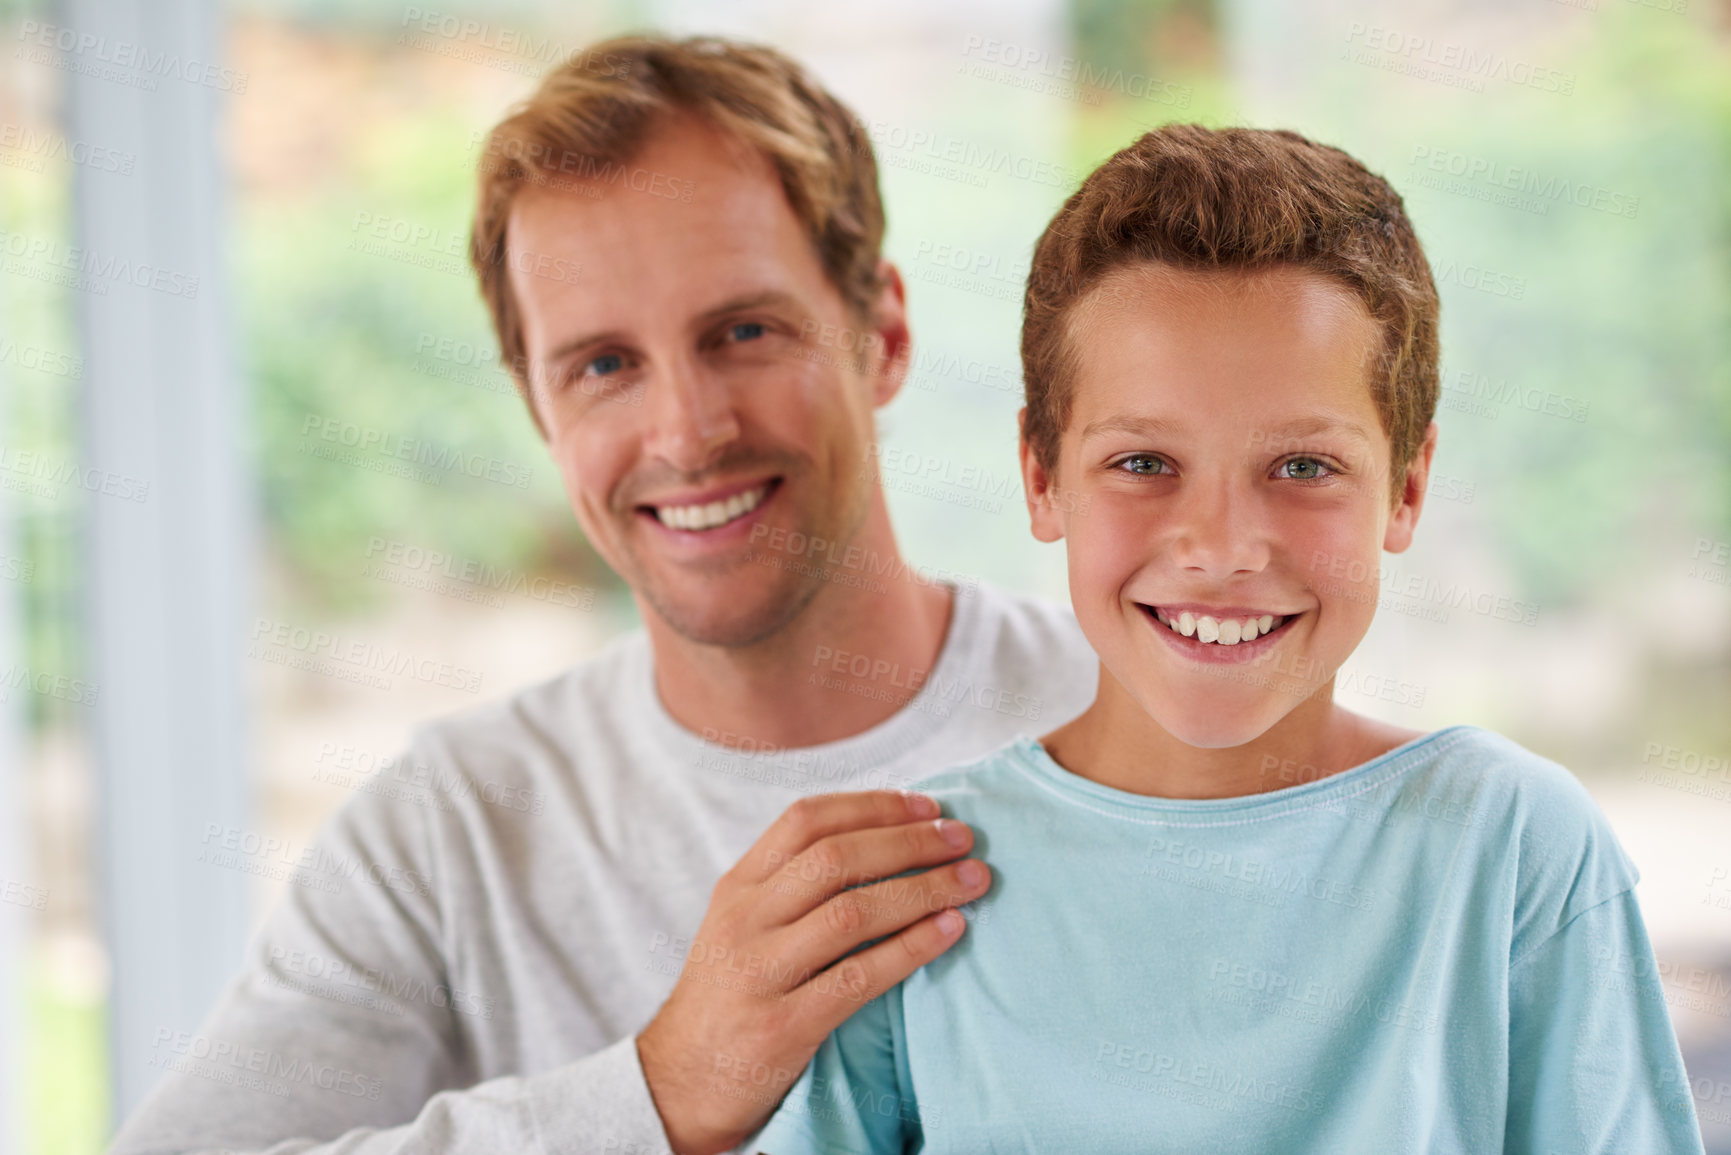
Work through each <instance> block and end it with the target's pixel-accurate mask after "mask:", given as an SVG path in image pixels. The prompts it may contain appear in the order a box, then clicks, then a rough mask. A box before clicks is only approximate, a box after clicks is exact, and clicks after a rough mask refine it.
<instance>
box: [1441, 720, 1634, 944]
mask: <svg viewBox="0 0 1731 1155" xmlns="http://www.w3.org/2000/svg"><path fill="white" fill-rule="evenodd" d="M1451 729H1453V730H1457V731H1463V732H1464V733H1463V734H1462V737H1461V739H1460V740H1458V741H1456V742H1453V743H1451V744H1450V745H1449V746H1448V748H1447V749H1446V750H1444V751H1442V752H1441V753H1439V755H1438V756H1437V758H1436V759H1435V760H1434V763H1433V764H1432V765H1431V766H1430V767H1427V768H1426V773H1428V774H1429V775H1432V776H1434V777H1435V778H1436V779H1439V780H1449V781H1452V782H1453V783H1454V784H1455V785H1456V786H1458V787H1464V788H1465V789H1467V790H1469V791H1470V792H1471V794H1472V797H1473V814H1474V823H1473V825H1474V826H1475V827H1476V828H1477V829H1478V832H1479V842H1480V847H1481V857H1482V858H1484V859H1486V860H1487V861H1495V862H1498V863H1500V864H1501V865H1502V866H1503V867H1504V869H1505V870H1506V871H1507V872H1508V876H1509V879H1510V881H1511V882H1512V885H1513V887H1514V909H1513V921H1514V925H1513V927H1512V928H1511V930H1512V940H1513V944H1514V950H1513V956H1514V957H1516V958H1519V957H1521V956H1522V955H1523V954H1525V953H1527V951H1528V950H1530V949H1532V948H1533V947H1536V946H1537V945H1538V944H1539V943H1541V942H1543V941H1544V940H1545V939H1546V938H1548V937H1550V935H1552V934H1554V933H1555V932H1556V931H1558V930H1561V929H1562V928H1563V927H1564V926H1566V925H1567V924H1568V923H1569V922H1570V921H1572V920H1573V919H1574V918H1575V917H1576V916H1578V915H1580V914H1581V913H1582V912H1584V911H1586V910H1588V909H1590V908H1592V907H1594V906H1597V905H1598V904H1599V903H1602V902H1605V901H1606V900H1608V899H1611V898H1615V897H1616V896H1617V895H1619V894H1622V893H1623V892H1624V891H1627V890H1630V889H1632V888H1633V887H1634V886H1635V884H1636V883H1637V882H1639V881H1640V879H1641V873H1640V871H1639V870H1638V869H1637V868H1636V866H1635V864H1634V862H1633V861H1632V860H1631V859H1630V858H1629V856H1628V854H1627V853H1626V852H1625V851H1624V850H1623V847H1622V844H1621V843H1620V842H1619V841H1618V840H1617V835H1616V832H1615V831H1614V830H1613V829H1612V827H1611V822H1610V819H1608V818H1607V817H1606V816H1605V812H1604V811H1603V810H1601V809H1600V808H1599V804H1598V803H1597V802H1595V801H1594V800H1593V796H1592V794H1591V793H1589V792H1588V790H1587V788H1586V786H1584V785H1583V784H1582V783H1581V780H1580V779H1579V778H1577V777H1576V776H1575V775H1574V774H1573V773H1571V772H1570V771H1569V770H1568V769H1567V768H1566V767H1564V766H1562V765H1561V764H1560V763H1558V762H1555V761H1553V760H1551V759H1549V758H1546V757H1544V756H1543V755H1541V754H1537V753H1535V752H1533V751H1531V750H1529V749H1527V748H1526V747H1524V746H1522V745H1520V744H1519V743H1518V742H1515V741H1514V740H1513V739H1511V738H1508V737H1505V736H1504V735H1502V734H1498V733H1496V732H1495V731H1493V730H1486V729H1482V728H1480V727H1477V726H1462V727H1451ZM1424 785H1425V783H1424V775H1422V774H1421V775H1415V776H1414V779H1413V787H1415V788H1419V789H1422V788H1424Z"/></svg>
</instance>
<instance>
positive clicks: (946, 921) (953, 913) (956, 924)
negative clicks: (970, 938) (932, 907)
mask: <svg viewBox="0 0 1731 1155" xmlns="http://www.w3.org/2000/svg"><path fill="white" fill-rule="evenodd" d="M967 921H968V920H967V919H965V918H963V917H962V915H961V912H960V911H958V910H956V908H955V907H953V906H952V907H951V908H950V909H948V910H946V911H944V913H942V914H940V915H938V929H939V930H941V931H943V932H944V933H945V934H958V933H960V931H961V929H962V924H963V923H965V922H967Z"/></svg>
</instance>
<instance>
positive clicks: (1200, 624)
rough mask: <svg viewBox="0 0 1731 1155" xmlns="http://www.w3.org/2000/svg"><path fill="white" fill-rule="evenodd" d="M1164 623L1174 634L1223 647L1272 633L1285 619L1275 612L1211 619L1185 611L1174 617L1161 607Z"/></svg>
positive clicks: (1159, 615) (1160, 613)
mask: <svg viewBox="0 0 1731 1155" xmlns="http://www.w3.org/2000/svg"><path fill="white" fill-rule="evenodd" d="M1155 616H1156V617H1158V618H1159V619H1160V620H1161V621H1162V622H1164V623H1165V624H1166V625H1167V627H1168V628H1170V629H1171V630H1172V631H1173V632H1174V633H1179V634H1183V635H1184V636H1185V637H1187V638H1189V637H1194V638H1195V639H1196V640H1197V641H1199V642H1211V643H1214V644H1216V645H1221V646H1235V645H1237V644H1238V643H1239V642H1250V641H1254V640H1256V639H1257V638H1259V637H1261V636H1262V635H1263V634H1267V633H1272V632H1273V631H1274V628H1275V627H1276V626H1278V625H1281V624H1282V623H1284V622H1285V621H1286V619H1285V618H1284V617H1276V616H1275V615H1273V614H1263V615H1262V616H1261V617H1257V618H1219V619H1216V618H1212V617H1209V616H1208V615H1207V614H1203V615H1202V616H1201V617H1197V616H1196V615H1194V614H1192V613H1190V611H1188V610H1186V611H1184V612H1183V613H1181V614H1179V615H1178V616H1177V617H1176V618H1174V617H1173V616H1172V615H1171V614H1169V613H1167V612H1165V611H1164V610H1160V611H1158V612H1156V614H1155Z"/></svg>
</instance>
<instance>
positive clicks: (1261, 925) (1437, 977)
mask: <svg viewBox="0 0 1731 1155" xmlns="http://www.w3.org/2000/svg"><path fill="white" fill-rule="evenodd" d="M1022 358H1023V365H1024V370H1025V377H1026V385H1027V394H1028V397H1027V407H1026V409H1025V410H1024V411H1023V414H1022V440H1021V457H1022V468H1023V477H1024V481H1025V483H1026V489H1027V494H1028V503H1029V508H1030V512H1031V516H1032V521H1033V530H1034V534H1035V536H1036V537H1038V538H1040V539H1041V540H1043V541H1054V540H1057V539H1058V538H1060V537H1061V538H1064V539H1065V540H1066V547H1067V550H1068V556H1069V566H1070V589H1071V597H1072V601H1073V603H1074V605H1075V609H1076V614H1077V618H1078V620H1079V621H1080V622H1081V625H1082V628H1083V631H1084V632H1085V633H1086V634H1087V636H1088V640H1089V642H1090V643H1091V644H1092V645H1093V647H1094V649H1095V651H1096V652H1097V653H1098V654H1099V657H1100V683H1099V691H1098V694H1097V697H1096V699H1095V701H1094V703H1093V705H1092V706H1091V707H1090V708H1089V709H1088V710H1087V711H1086V712H1085V713H1083V714H1082V715H1081V716H1080V717H1079V718H1077V719H1076V720H1075V721H1073V722H1071V723H1069V724H1067V725H1064V726H1062V727H1060V728H1059V729H1057V730H1056V731H1054V732H1052V733H1050V734H1047V735H1045V736H1044V737H1043V738H1041V739H1039V740H1038V741H1035V740H1034V739H1032V738H1030V737H1022V738H1018V739H1016V740H1015V741H1013V742H1012V743H1010V744H1009V745H1007V746H1005V747H1002V748H1000V749H999V750H997V751H995V752H994V753H992V754H990V755H987V756H986V757H985V758H983V759H981V760H979V761H976V762H973V763H970V764H968V765H965V766H962V767H960V768H957V769H954V770H951V771H949V772H947V773H943V774H940V775H937V776H936V777H933V778H930V779H927V780H926V781H925V783H924V784H923V788H924V789H925V790H926V792H927V793H930V794H931V795H933V796H935V797H936V798H938V799H939V800H940V801H941V802H942V803H943V804H944V808H945V810H946V812H947V814H948V815H949V816H951V817H953V818H955V819H959V820H961V821H963V822H966V823H968V824H970V825H971V826H972V827H973V828H974V830H975V832H976V839H977V842H976V850H975V853H976V854H978V855H979V856H980V857H982V858H984V859H986V860H987V861H988V862H990V863H991V864H992V867H993V870H994V877H993V882H992V886H991V889H990V890H989V891H988V892H987V893H986V895H985V896H984V897H983V898H981V899H980V900H979V901H978V903H977V904H975V906H974V909H973V910H972V911H971V915H972V918H971V925H970V927H969V933H968V935H967V936H966V937H965V938H964V939H963V940H962V941H961V942H960V943H959V944H958V945H957V946H956V947H955V948H954V949H952V950H951V951H949V952H948V953H946V954H945V955H944V956H942V957H941V958H939V959H938V960H936V961H935V962H933V963H931V964H929V965H928V966H926V967H925V968H924V969H922V970H920V971H917V972H915V973H914V974H913V976H912V977H910V978H908V979H907V980H906V981H904V982H903V983H901V984H900V985H899V986H897V987H894V988H892V989H890V990H889V991H888V992H887V993H885V994H884V995H883V996H882V997H881V998H878V999H876V1000H875V1001H873V1002H872V1003H871V1004H870V1005H868V1006H866V1007H864V1008H863V1009H862V1010H861V1011H860V1012H859V1013H858V1014H856V1015H855V1016H853V1017H852V1018H851V1019H849V1020H848V1021H847V1022H846V1023H845V1024H844V1025H843V1026H842V1027H841V1029H839V1030H838V1031H837V1032H836V1033H835V1034H833V1035H832V1036H831V1037H830V1038H829V1039H828V1040H827V1041H826V1042H825V1043H824V1044H823V1045H822V1046H821V1047H820V1048H819V1050H818V1051H817V1054H816V1056H815V1057H814V1060H813V1062H812V1064H811V1066H810V1068H809V1069H808V1070H807V1071H806V1073H805V1074H804V1076H802V1078H801V1079H800V1081H799V1082H798V1083H797V1084H795V1086H794V1088H793V1090H792V1091H791V1092H789V1094H788V1097H787V1099H786V1101H785V1102H784V1104H783V1106H782V1107H781V1109H780V1111H779V1112H778V1113H777V1114H776V1116H775V1117H774V1118H773V1119H772V1120H771V1121H770V1123H769V1125H768V1126H767V1127H766V1129H765V1130H764V1131H762V1132H760V1133H759V1135H758V1136H756V1137H755V1138H754V1139H753V1140H752V1141H751V1143H750V1144H749V1145H748V1146H747V1147H746V1149H747V1150H753V1151H762V1152H768V1153H770V1155H799V1153H801V1152H808V1151H820V1152H840V1151H846V1152H881V1151H889V1152H900V1151H903V1150H924V1151H930V1152H938V1151H942V1152H1007V1151H1030V1152H1032V1151H1041V1152H1044V1151H1085V1152H1112V1151H1136V1152H1149V1151H1173V1152H1180V1151H1182V1152H1197V1151H1230V1152H1234V1153H1241V1152H1297V1151H1319V1152H1321V1151H1326V1152H1376V1153H1378V1155H1381V1153H1384V1152H1407V1151H1413V1152H1417V1151H1425V1152H1436V1151H1447V1152H1464V1153H1466V1152H1470V1153H1473V1155H1483V1153H1485V1152H1493V1151H1522V1152H1525V1151H1546V1152H1549V1151H1558V1152H1571V1153H1580V1152H1606V1153H1610V1152H1700V1151H1701V1150H1702V1147H1701V1140H1700V1136H1699V1131H1698V1130H1697V1127H1696V1122H1695V1117H1694V1110H1693V1105H1692V1103H1691V1102H1690V1099H1689V1094H1688V1084H1687V1082H1686V1080H1685V1077H1684V1073H1683V1064H1682V1059H1681V1056H1680V1054H1679V1051H1678V1047H1677V1042H1676V1039H1675V1036H1674V1034H1673V1032H1672V1028H1671V1024H1670V1020H1669V1017H1668V1015H1667V1012H1666V1008H1665V1003H1664V999H1663V996H1662V991H1661V989H1660V987H1659V985H1658V983H1657V981H1656V980H1655V979H1653V978H1652V976H1653V975H1654V974H1655V968H1654V966H1653V963H1652V947H1651V946H1650V944H1649V942H1648V938H1647V933H1646V929H1645V927H1644V925H1643V923H1642V920H1641V914H1640V910H1639V907H1638V906H1637V904H1636V900H1635V894H1634V889H1633V888H1634V885H1635V882H1636V881H1637V878H1638V875H1637V873H1636V870H1635V867H1634V865H1633V864H1632V863H1631V862H1630V861H1629V859H1628V858H1627V857H1626V856H1625V855H1624V853H1623V851H1622V849H1621V847H1620V846H1619V845H1618V844H1617V840H1616V838H1615V836H1614V835H1613V833H1612V831H1611V829H1610V827H1609V825H1608V824H1607V823H1606V822H1605V820H1604V817H1603V816H1602V815H1601V814H1600V812H1599V811H1598V809H1597V808H1596V807H1595V805H1594V804H1593V802H1592V801H1591V799H1590V798H1589V796H1588V795H1587V793H1586V792H1585V791H1584V790H1583V789H1582V788H1581V786H1580V785H1579V784H1578V783H1577V782H1576V781H1575V780H1574V778H1573V777H1571V776H1570V775H1569V773H1568V772H1567V771H1565V770H1564V769H1563V768H1562V767H1560V766H1558V765H1556V764H1555V763H1552V762H1549V761H1547V760H1545V759H1543V758H1540V757H1538V756H1536V755H1534V754H1532V753H1530V752H1528V751H1526V750H1524V749H1522V748H1521V747H1519V746H1517V745H1515V744H1514V743H1512V742H1510V741H1508V740H1507V739H1505V738H1502V737H1500V736H1498V735H1496V734H1494V733H1491V732H1489V731H1485V730H1482V729H1478V728H1476V727H1472V726H1451V727H1448V728H1445V729H1443V730H1439V731H1436V732H1434V733H1431V734H1421V733H1418V732H1416V731H1411V730H1402V729H1397V728H1395V727H1392V726H1388V725H1384V724H1382V723H1378V722H1373V721H1371V720H1369V719H1366V718H1362V717H1359V716H1357V715H1354V714H1352V713H1351V712H1349V711H1347V710H1344V709H1342V708H1341V707H1339V706H1337V705H1335V704H1334V702H1333V701H1332V691H1333V677H1334V671H1335V670H1336V669H1338V667H1339V666H1340V664H1341V663H1342V662H1343V661H1344V660H1345V659H1346V657H1347V656H1348V655H1349V654H1350V653H1351V652H1352V650H1353V648H1354V647H1355V646H1356V645H1357V644H1358V642H1359V641H1360V639H1361V638H1363V636H1364V634H1365V631H1366V630H1367V629H1368V627H1369V625H1370V620H1371V615H1372V614H1373V612H1374V610H1375V605H1376V595H1377V576H1376V575H1377V567H1378V560H1379V558H1378V555H1379V551H1381V550H1387V551H1389V552H1394V553H1398V552H1400V551H1402V550H1405V549H1406V548H1407V546H1408V545H1409V544H1410V542H1411V540H1412V535H1413V529H1414V525H1415V524H1416V522H1417V520H1418V516H1419V512H1420V509H1421V507H1422V505H1423V500H1424V492H1425V481H1426V477H1427V475H1428V472H1429V469H1430V466H1431V461H1432V458H1433V455H1434V453H1435V450H1436V439H1437V432H1436V426H1435V424H1434V423H1433V422H1432V421H1431V417H1432V414H1433V412H1434V409H1435V405H1436V398H1437V298H1436V290H1435V286H1434V282H1433V280H1432V278H1431V274H1430V269H1429V266H1428V264H1427V263H1426V261H1425V257H1424V254H1423V252H1422V250H1421V249H1420V247H1419V244H1418V240H1417V238H1416V236H1415V235H1414V232H1413V229H1412V226H1411V224H1410V222H1409V221H1408V220H1407V218H1406V215H1405V213H1404V211H1403V209H1402V205H1401V200H1400V198H1399V196H1397V195H1396V194H1395V192H1394V191H1393V190H1392V189H1391V188H1390V187H1389V186H1388V185H1387V184H1386V183H1385V182H1384V181H1383V180H1382V179H1381V178H1379V177H1377V176H1375V175H1373V174H1372V173H1370V172H1368V171H1366V170H1365V169H1364V167H1363V166H1362V165H1360V164H1358V163H1357V162H1356V161H1354V160H1353V159H1352V158H1350V157H1349V156H1347V155H1346V154H1345V153H1342V152H1340V151H1338V150H1336V149H1333V148H1327V147H1324V146H1321V145H1317V144H1315V143H1312V142H1310V141H1308V140H1306V139H1304V138H1303V137H1300V136H1298V135H1296V134H1293V133H1288V132H1264V131H1255V130H1248V129H1227V130H1223V131H1218V132H1215V131H1209V130H1206V129H1203V128H1200V127H1196V126H1172V127H1168V128H1164V129H1161V130H1158V131H1156V132H1151V133H1149V134H1147V135H1145V136H1144V137H1142V139H1140V140H1139V141H1137V142H1136V143H1135V144H1133V145H1132V146H1130V147H1129V148H1127V149H1125V150H1123V151H1122V152H1120V153H1118V154H1117V155H1116V156H1114V157H1113V158H1111V159H1110V160H1109V161H1107V162H1106V163H1105V164H1104V165H1103V166H1101V168H1100V169H1099V170H1097V171H1096V172H1095V173H1093V174H1092V175H1091V176H1090V177H1089V178H1088V180H1087V181H1086V182H1085V183H1084V184H1083V186H1082V188H1081V189H1080V190H1079V191H1077V192H1076V194H1075V195H1073V196H1072V197H1071V198H1070V199H1069V200H1068V201H1067V202H1066V203H1065V205H1064V207H1063V208H1062V209H1061V210H1060V211H1059V213H1058V214H1057V216H1056V217H1055V218H1054V219H1053V221H1052V223H1051V224H1050V225H1049V226H1048V228H1047V230H1046V232H1045V235H1044V236H1043V237H1042V238H1041V240H1040V243H1039V245H1038V247H1037V248H1036V250H1035V253H1034V260H1033V268H1032V272H1031V274H1030V277H1029V284H1028V290H1027V297H1026V314H1025V324H1024V329H1023V337H1022ZM844 965H845V964H844Z"/></svg>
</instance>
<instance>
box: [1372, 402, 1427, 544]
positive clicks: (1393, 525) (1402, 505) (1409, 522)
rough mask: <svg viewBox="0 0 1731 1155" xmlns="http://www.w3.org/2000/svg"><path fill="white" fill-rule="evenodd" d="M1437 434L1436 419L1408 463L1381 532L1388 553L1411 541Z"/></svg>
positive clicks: (1425, 487)
mask: <svg viewBox="0 0 1731 1155" xmlns="http://www.w3.org/2000/svg"><path fill="white" fill-rule="evenodd" d="M1437 434H1438V429H1437V423H1436V422H1435V421H1432V422H1431V423H1430V427H1429V428H1427V429H1426V430H1425V431H1424V444H1422V445H1420V446H1419V450H1418V453H1417V455H1415V456H1414V457H1413V459H1412V464H1411V465H1409V466H1407V470H1406V486H1405V488H1404V489H1403V491H1402V493H1401V495H1400V501H1399V502H1398V503H1396V505H1395V507H1394V512H1393V513H1391V514H1390V515H1389V519H1388V528H1387V529H1386V530H1385V531H1384V532H1383V535H1382V548H1383V549H1384V550H1385V551H1387V552H1388V553H1405V552H1406V548H1407V547H1408V546H1409V545H1411V544H1412V534H1413V530H1415V529H1417V528H1418V515H1419V511H1421V510H1422V509H1424V495H1425V490H1426V489H1427V488H1428V487H1429V485H1430V466H1431V462H1432V461H1433V460H1434V459H1435V458H1436V442H1437Z"/></svg>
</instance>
